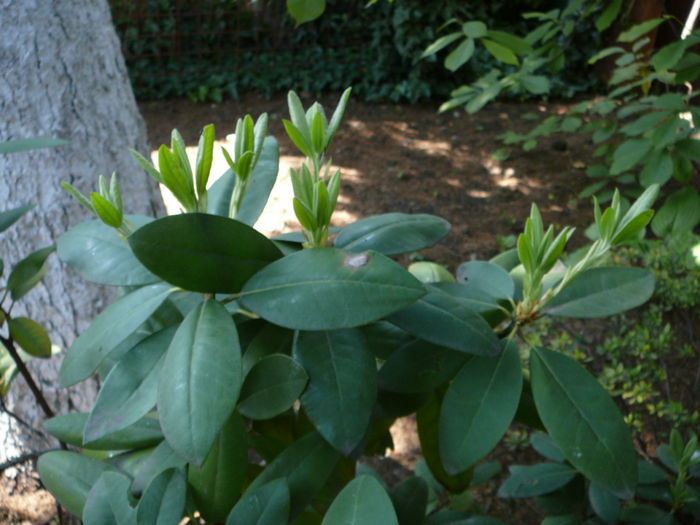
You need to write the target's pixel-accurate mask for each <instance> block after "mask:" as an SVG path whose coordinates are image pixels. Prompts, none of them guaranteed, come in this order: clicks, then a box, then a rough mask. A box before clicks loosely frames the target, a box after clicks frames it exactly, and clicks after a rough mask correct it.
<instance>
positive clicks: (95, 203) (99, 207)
mask: <svg viewBox="0 0 700 525" xmlns="http://www.w3.org/2000/svg"><path fill="white" fill-rule="evenodd" d="M90 201H91V202H92V207H93V209H94V210H95V213H96V214H97V216H98V217H99V218H100V220H101V221H102V222H104V223H105V224H107V225H108V226H111V227H112V228H119V227H120V226H121V225H122V218H123V217H122V214H121V213H120V211H119V210H118V209H117V208H115V207H114V205H113V204H112V203H111V202H109V201H108V200H107V199H105V198H104V197H103V196H102V195H100V194H99V193H95V192H92V193H91V194H90Z"/></svg>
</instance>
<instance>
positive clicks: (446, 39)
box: [421, 31, 476, 58]
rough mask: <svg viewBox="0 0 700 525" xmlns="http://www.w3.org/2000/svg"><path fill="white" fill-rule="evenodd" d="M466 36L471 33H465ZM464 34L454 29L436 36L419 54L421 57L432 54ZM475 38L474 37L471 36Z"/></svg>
mask: <svg viewBox="0 0 700 525" xmlns="http://www.w3.org/2000/svg"><path fill="white" fill-rule="evenodd" d="M467 36H472V35H467ZM463 37H464V34H463V33H460V32H459V31H455V32H454V33H448V34H447V35H444V36H441V37H440V38H438V39H437V40H436V41H435V42H433V43H432V44H430V45H429V46H428V47H427V48H425V51H423V54H422V55H421V58H425V57H428V56H430V55H434V54H435V53H437V52H438V51H440V50H441V49H443V48H445V47H447V46H449V45H450V44H451V43H452V42H454V41H455V40H457V39H458V38H463ZM473 38H476V37H473Z"/></svg>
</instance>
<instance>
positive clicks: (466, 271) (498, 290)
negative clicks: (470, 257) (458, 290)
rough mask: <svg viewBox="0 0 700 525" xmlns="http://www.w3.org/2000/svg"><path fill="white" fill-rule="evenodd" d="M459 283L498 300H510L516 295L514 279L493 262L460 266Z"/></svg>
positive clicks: (468, 263)
mask: <svg viewBox="0 0 700 525" xmlns="http://www.w3.org/2000/svg"><path fill="white" fill-rule="evenodd" d="M457 282H459V283H463V284H466V285H468V286H469V287H472V288H475V289H477V290H481V291H483V292H484V293H486V294H487V295H489V296H491V297H494V298H497V299H510V298H511V297H513V295H514V294H515V284H514V283H513V278H512V277H511V276H510V275H509V274H508V272H507V271H506V270H504V269H503V268H502V267H501V266H499V265H498V264H494V263H493V262H486V261H469V262H466V263H462V264H460V265H459V267H458V268H457Z"/></svg>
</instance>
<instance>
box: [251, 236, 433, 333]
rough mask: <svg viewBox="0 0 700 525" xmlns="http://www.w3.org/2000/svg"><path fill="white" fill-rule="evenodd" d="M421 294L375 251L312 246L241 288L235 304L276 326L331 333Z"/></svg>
mask: <svg viewBox="0 0 700 525" xmlns="http://www.w3.org/2000/svg"><path fill="white" fill-rule="evenodd" d="M311 288H313V290H314V293H313V294H311V293H309V290H310V289H311ZM424 293H425V290H424V288H423V285H422V284H421V283H420V282H419V281H418V280H417V279H416V278H415V277H413V276H412V275H411V274H410V273H408V272H407V271H406V270H404V269H403V268H402V267H401V266H399V265H398V264H397V263H395V262H393V261H392V260H390V259H388V258H387V257H384V256H383V255H381V254H379V253H376V252H366V253H348V252H345V251H342V250H337V249H334V248H315V249H308V250H303V251H300V252H297V253H294V254H291V255H288V256H287V257H285V258H284V259H281V260H279V261H276V262H274V263H272V264H270V265H268V266H267V267H265V268H264V269H263V270H261V271H260V272H258V273H257V274H256V275H255V276H253V278H251V279H250V280H249V281H248V282H247V283H246V284H245V286H244V288H243V291H242V292H241V294H240V298H239V302H240V304H241V305H243V307H244V308H247V309H249V310H251V311H253V312H255V313H256V314H258V315H260V316H261V317H263V318H264V319H266V320H268V321H270V322H272V323H275V324H277V325H280V326H284V327H287V328H293V329H296V330H333V329H338V328H351V327H353V326H360V325H363V324H367V323H370V322H372V321H376V320H378V319H380V318H382V317H384V316H386V315H388V314H390V313H392V312H394V311H396V310H399V309H401V308H403V307H405V306H407V305H409V304H411V303H413V302H414V301H415V300H416V299H418V298H419V297H420V296H421V295H423V294H424ZM289 305H294V308H290V307H289ZM310 313H312V315H309V314H310Z"/></svg>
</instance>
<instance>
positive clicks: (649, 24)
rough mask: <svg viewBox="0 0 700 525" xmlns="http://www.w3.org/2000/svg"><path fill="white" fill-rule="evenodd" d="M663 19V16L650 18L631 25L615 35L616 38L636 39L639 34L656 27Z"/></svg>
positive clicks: (630, 40) (622, 39) (621, 40)
mask: <svg viewBox="0 0 700 525" xmlns="http://www.w3.org/2000/svg"><path fill="white" fill-rule="evenodd" d="M664 20H665V18H653V19H651V20H646V21H644V22H642V23H641V24H637V25H635V26H632V27H631V28H630V29H628V30H627V31H624V32H622V33H620V36H619V37H617V39H618V40H619V41H620V42H633V41H634V40H637V39H638V38H639V37H640V36H642V35H645V34H646V33H648V32H649V31H651V30H652V29H654V28H655V27H657V26H658V25H659V24H661V23H663V21H664Z"/></svg>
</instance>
